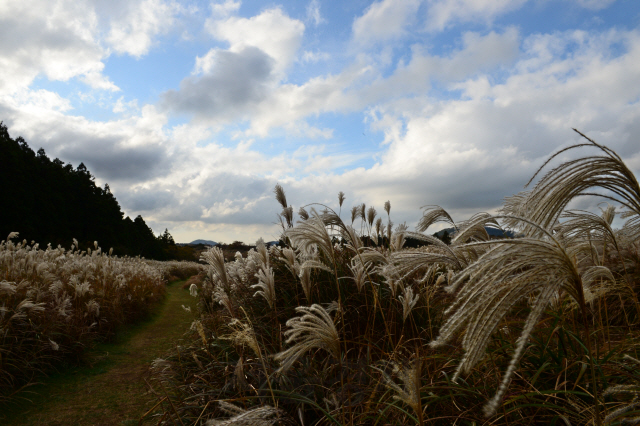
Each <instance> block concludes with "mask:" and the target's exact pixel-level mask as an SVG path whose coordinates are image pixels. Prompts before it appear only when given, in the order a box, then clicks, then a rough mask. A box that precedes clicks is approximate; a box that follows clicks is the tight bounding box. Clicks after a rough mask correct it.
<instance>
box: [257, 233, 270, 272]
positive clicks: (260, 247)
mask: <svg viewBox="0 0 640 426" xmlns="http://www.w3.org/2000/svg"><path fill="white" fill-rule="evenodd" d="M256 252H257V253H258V259H259V260H260V265H258V266H259V267H261V268H262V269H265V270H266V269H267V268H269V250H267V245H266V244H265V243H264V240H263V239H262V238H260V239H258V241H256Z"/></svg>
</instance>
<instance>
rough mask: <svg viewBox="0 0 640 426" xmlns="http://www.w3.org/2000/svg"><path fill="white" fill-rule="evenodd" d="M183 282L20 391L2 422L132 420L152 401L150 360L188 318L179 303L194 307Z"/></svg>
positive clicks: (11, 425)
mask: <svg viewBox="0 0 640 426" xmlns="http://www.w3.org/2000/svg"><path fill="white" fill-rule="evenodd" d="M183 282H184V281H177V282H173V283H171V284H170V285H169V286H168V288H167V296H166V298H165V300H164V301H163V302H162V304H161V305H159V306H158V307H157V308H156V309H155V310H154V312H153V313H152V315H151V316H150V317H148V318H147V319H145V320H143V321H141V322H139V323H138V324H136V325H133V326H129V327H126V328H124V329H122V330H120V331H119V332H118V333H117V335H116V337H115V338H114V339H113V340H112V341H111V342H105V343H101V344H98V345H97V346H96V347H95V348H94V349H93V350H91V351H90V352H89V353H88V354H87V356H86V358H85V361H84V362H83V364H82V365H80V366H66V367H62V368H60V369H59V370H58V372H56V373H54V374H51V375H50V376H49V377H47V378H45V379H44V380H42V381H41V383H40V384H38V385H36V386H32V387H30V388H29V389H27V390H25V391H24V392H22V393H21V394H20V395H19V398H20V400H19V401H18V402H17V403H15V404H13V406H10V407H5V408H8V409H3V416H4V419H2V424H3V425H5V426H17V425H33V426H36V425H52V426H54V425H69V424H73V425H133V424H137V423H138V421H139V419H140V417H141V416H142V415H143V414H145V413H146V412H147V411H148V410H149V409H150V408H151V407H152V406H153V404H154V397H153V395H150V394H149V393H148V386H147V385H146V383H145V378H146V375H147V371H148V366H149V363H150V362H151V361H153V360H154V359H155V358H158V357H161V356H163V354H164V353H165V352H166V351H167V350H168V349H169V348H170V347H171V346H172V345H175V344H177V343H178V342H179V340H180V338H181V337H182V335H183V333H184V332H185V331H186V330H187V329H188V327H189V325H190V324H191V321H192V320H193V315H192V314H190V313H189V312H185V311H184V310H183V309H182V306H181V305H185V306H191V307H192V309H193V310H194V312H195V299H193V298H192V297H191V296H190V295H189V292H188V290H183V289H182V288H181V284H182V283H183ZM0 418H1V417H0Z"/></svg>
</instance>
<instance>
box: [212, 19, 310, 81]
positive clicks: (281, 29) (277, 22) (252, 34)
mask: <svg viewBox="0 0 640 426" xmlns="http://www.w3.org/2000/svg"><path fill="white" fill-rule="evenodd" d="M205 27H206V28H207V30H208V31H209V32H210V33H211V34H212V35H213V36H214V37H216V38H218V39H221V40H226V41H227V42H229V44H230V46H229V51H231V52H236V53H237V52H240V51H242V50H244V49H245V48H247V47H256V48H258V49H260V50H262V51H263V52H265V53H266V54H267V55H269V56H271V57H272V58H273V59H274V60H275V64H276V65H275V71H276V72H277V73H279V74H280V73H282V72H283V71H284V70H285V69H286V68H287V67H288V66H289V65H290V64H291V63H292V62H293V59H294V58H295V54H296V52H297V50H298V48H299V47H300V43H301V41H302V36H303V34H304V30H305V26H304V24H303V23H302V22H301V21H299V20H297V19H292V18H290V17H289V16H287V15H286V14H285V13H284V12H283V11H282V9H280V8H279V7H277V8H273V9H267V10H265V11H263V12H262V13H260V14H259V15H256V16H254V17H251V18H240V17H237V16H230V17H228V18H226V19H216V18H209V19H207V22H206V24H205Z"/></svg>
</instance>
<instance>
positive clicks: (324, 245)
mask: <svg viewBox="0 0 640 426" xmlns="http://www.w3.org/2000/svg"><path fill="white" fill-rule="evenodd" d="M311 212H312V217H311V218H309V219H308V220H306V221H305V222H303V223H299V224H298V225H297V226H296V227H294V228H291V229H288V230H287V231H286V232H285V235H286V236H287V237H289V239H290V240H291V243H292V244H293V246H294V247H296V248H298V249H300V250H301V251H302V252H303V253H304V254H306V255H308V254H311V253H313V251H314V248H315V247H317V248H318V249H319V250H320V251H321V252H323V253H324V255H325V256H326V257H327V258H328V259H331V260H334V253H333V243H332V242H331V236H330V235H329V233H328V232H327V228H326V225H325V223H324V221H323V220H322V218H321V217H320V216H319V215H318V214H317V213H316V211H315V210H313V209H312V210H311ZM305 263H306V262H305Z"/></svg>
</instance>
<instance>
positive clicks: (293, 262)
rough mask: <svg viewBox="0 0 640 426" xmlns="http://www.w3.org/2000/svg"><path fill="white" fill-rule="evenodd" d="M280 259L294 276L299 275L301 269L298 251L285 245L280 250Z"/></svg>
mask: <svg viewBox="0 0 640 426" xmlns="http://www.w3.org/2000/svg"><path fill="white" fill-rule="evenodd" d="M280 259H282V260H283V261H284V264H285V266H286V267H287V269H289V271H290V272H291V273H292V274H293V276H294V277H297V276H298V272H299V271H300V264H299V263H298V261H297V259H296V252H295V251H293V249H290V248H289V247H285V248H283V249H282V251H281V252H280Z"/></svg>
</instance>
